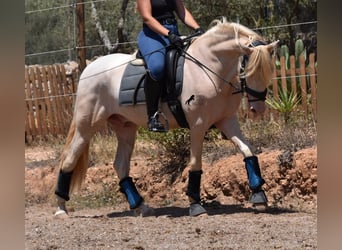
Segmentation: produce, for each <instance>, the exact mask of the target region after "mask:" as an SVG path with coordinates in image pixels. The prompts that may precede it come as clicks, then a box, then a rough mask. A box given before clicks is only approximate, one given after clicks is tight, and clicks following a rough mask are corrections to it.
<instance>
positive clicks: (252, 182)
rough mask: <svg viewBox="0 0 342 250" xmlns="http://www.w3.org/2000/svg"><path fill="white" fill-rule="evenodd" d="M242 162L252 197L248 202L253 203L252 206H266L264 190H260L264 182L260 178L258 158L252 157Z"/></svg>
mask: <svg viewBox="0 0 342 250" xmlns="http://www.w3.org/2000/svg"><path fill="white" fill-rule="evenodd" d="M244 162H245V167H246V170H247V176H248V181H249V187H250V189H251V190H252V195H251V197H250V199H249V201H250V202H251V203H253V205H254V206H259V205H261V206H266V205H267V197H266V195H265V192H264V190H262V188H261V186H262V185H263V184H264V183H265V180H264V179H263V178H262V177H261V173H260V166H259V162H258V158H257V157H256V156H254V155H253V156H250V157H246V158H245V159H244Z"/></svg>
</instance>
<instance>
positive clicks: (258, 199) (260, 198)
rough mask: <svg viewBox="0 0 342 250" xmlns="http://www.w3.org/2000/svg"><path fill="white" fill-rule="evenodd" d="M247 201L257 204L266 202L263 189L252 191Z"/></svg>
mask: <svg viewBox="0 0 342 250" xmlns="http://www.w3.org/2000/svg"><path fill="white" fill-rule="evenodd" d="M249 201H250V202H251V203H253V204H259V203H261V204H263V203H267V202H268V200H267V197H266V194H265V192H264V190H262V189H261V190H259V191H256V192H253V193H252V195H251V197H250V198H249Z"/></svg>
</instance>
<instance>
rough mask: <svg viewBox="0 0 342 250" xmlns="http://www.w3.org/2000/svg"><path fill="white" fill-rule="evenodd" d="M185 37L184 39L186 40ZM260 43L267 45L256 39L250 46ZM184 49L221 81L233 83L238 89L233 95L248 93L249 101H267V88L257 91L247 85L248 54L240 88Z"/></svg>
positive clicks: (244, 60) (243, 65)
mask: <svg viewBox="0 0 342 250" xmlns="http://www.w3.org/2000/svg"><path fill="white" fill-rule="evenodd" d="M186 39H187V38H186ZM186 39H184V40H186ZM259 45H266V43H264V42H262V41H259V40H255V41H253V42H251V43H250V44H249V45H248V47H256V46H259ZM180 49H181V50H182V52H183V53H184V54H185V55H187V56H188V57H189V58H190V59H191V60H192V61H193V62H195V63H196V64H197V65H199V66H200V67H202V68H205V69H206V70H208V71H210V72H211V73H212V74H214V75H215V76H216V77H218V78H219V79H220V80H221V81H223V82H225V83H228V84H229V85H231V86H232V87H233V88H235V89H236V91H234V92H233V95H235V94H239V93H242V94H244V93H246V94H247V100H248V102H257V101H265V100H266V96H267V88H265V90H264V91H256V90H254V89H251V88H250V87H248V86H247V82H246V78H245V77H244V76H245V66H246V65H247V63H248V59H249V57H248V55H244V56H243V59H242V62H241V67H240V76H242V77H240V89H239V88H238V87H236V86H235V85H234V84H233V83H231V82H229V81H227V80H226V79H224V78H223V77H221V76H220V75H218V74H217V73H216V72H214V71H213V70H212V69H210V68H209V67H208V66H206V65H204V64H203V63H201V62H200V61H199V60H197V59H196V58H194V57H193V56H192V55H190V54H189V53H187V51H186V50H185V49H183V48H180ZM249 96H252V97H254V99H250V98H249Z"/></svg>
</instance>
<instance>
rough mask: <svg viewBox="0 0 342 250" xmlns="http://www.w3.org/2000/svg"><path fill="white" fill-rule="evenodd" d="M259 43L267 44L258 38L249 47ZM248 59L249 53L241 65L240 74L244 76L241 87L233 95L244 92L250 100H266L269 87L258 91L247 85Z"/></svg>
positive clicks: (241, 78)
mask: <svg viewBox="0 0 342 250" xmlns="http://www.w3.org/2000/svg"><path fill="white" fill-rule="evenodd" d="M259 45H266V44H265V43H264V42H262V41H259V40H256V41H253V42H252V43H250V44H249V45H248V47H256V46H259ZM248 59H249V57H248V55H244V56H243V59H242V62H241V67H240V75H241V76H243V77H240V89H239V90H237V91H235V92H233V95H235V94H239V93H242V94H244V93H246V94H247V100H248V102H258V101H265V100H266V96H267V88H265V90H264V91H256V90H254V89H251V88H250V87H248V86H247V82H246V78H245V77H244V76H245V68H246V65H247V63H248ZM249 96H252V97H254V99H250V98H249Z"/></svg>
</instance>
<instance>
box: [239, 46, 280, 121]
mask: <svg viewBox="0 0 342 250" xmlns="http://www.w3.org/2000/svg"><path fill="white" fill-rule="evenodd" d="M277 44H278V41H276V42H273V43H270V44H265V43H263V42H258V41H256V42H254V43H251V45H250V46H246V47H245V48H244V49H245V51H246V55H245V56H244V59H243V61H244V63H245V68H244V72H243V74H242V79H241V81H242V91H244V92H245V93H246V95H247V99H248V104H249V109H250V111H251V112H253V113H255V114H261V113H263V112H264V111H265V109H266V105H265V100H266V95H267V87H268V85H269V84H270V81H271V78H272V75H273V71H274V63H273V61H272V57H271V53H272V52H273V50H274V48H275V47H276V46H277Z"/></svg>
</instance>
